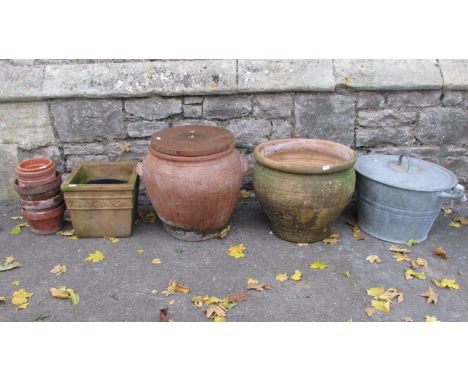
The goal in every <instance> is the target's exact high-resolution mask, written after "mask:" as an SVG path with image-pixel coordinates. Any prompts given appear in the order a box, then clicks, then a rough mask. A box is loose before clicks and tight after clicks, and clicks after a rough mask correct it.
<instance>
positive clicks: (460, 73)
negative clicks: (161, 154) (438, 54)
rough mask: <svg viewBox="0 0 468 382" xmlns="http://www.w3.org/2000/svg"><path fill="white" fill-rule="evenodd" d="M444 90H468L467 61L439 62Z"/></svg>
mask: <svg viewBox="0 0 468 382" xmlns="http://www.w3.org/2000/svg"><path fill="white" fill-rule="evenodd" d="M439 65H440V70H441V71H442V76H443V77H444V88H445V89H453V90H468V60H439Z"/></svg>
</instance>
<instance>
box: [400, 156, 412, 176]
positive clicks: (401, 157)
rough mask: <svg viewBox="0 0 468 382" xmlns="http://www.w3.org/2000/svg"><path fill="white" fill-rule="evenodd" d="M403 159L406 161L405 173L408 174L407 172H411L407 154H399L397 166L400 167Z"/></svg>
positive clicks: (409, 158)
mask: <svg viewBox="0 0 468 382" xmlns="http://www.w3.org/2000/svg"><path fill="white" fill-rule="evenodd" d="M403 158H406V160H407V161H408V167H407V168H406V171H408V172H409V170H411V157H410V156H409V155H408V154H401V155H400V157H399V158H398V166H401V163H402V162H403Z"/></svg>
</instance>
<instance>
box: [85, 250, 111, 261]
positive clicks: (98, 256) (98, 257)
mask: <svg viewBox="0 0 468 382" xmlns="http://www.w3.org/2000/svg"><path fill="white" fill-rule="evenodd" d="M105 258H106V256H104V254H103V253H102V252H101V251H96V252H94V253H90V254H88V257H87V258H86V259H85V261H90V262H93V263H98V262H100V261H103V260H104V259H105Z"/></svg>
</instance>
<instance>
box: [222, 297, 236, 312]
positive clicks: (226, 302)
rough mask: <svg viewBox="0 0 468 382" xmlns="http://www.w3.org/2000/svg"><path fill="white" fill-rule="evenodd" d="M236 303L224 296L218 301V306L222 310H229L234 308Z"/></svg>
mask: <svg viewBox="0 0 468 382" xmlns="http://www.w3.org/2000/svg"><path fill="white" fill-rule="evenodd" d="M236 305H237V304H236V303H235V302H234V300H230V299H229V298H227V297H225V298H223V299H221V301H220V302H219V306H220V307H221V308H223V309H224V310H230V309H232V308H234V307H235V306H236Z"/></svg>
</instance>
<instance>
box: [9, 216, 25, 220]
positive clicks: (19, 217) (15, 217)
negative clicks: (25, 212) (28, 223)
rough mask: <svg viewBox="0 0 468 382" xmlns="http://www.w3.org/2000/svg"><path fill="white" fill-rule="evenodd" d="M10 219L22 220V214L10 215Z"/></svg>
mask: <svg viewBox="0 0 468 382" xmlns="http://www.w3.org/2000/svg"><path fill="white" fill-rule="evenodd" d="M10 219H11V220H23V217H22V216H10Z"/></svg>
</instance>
